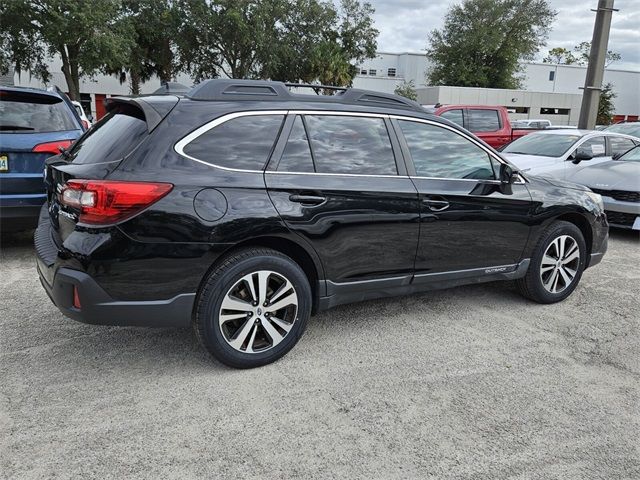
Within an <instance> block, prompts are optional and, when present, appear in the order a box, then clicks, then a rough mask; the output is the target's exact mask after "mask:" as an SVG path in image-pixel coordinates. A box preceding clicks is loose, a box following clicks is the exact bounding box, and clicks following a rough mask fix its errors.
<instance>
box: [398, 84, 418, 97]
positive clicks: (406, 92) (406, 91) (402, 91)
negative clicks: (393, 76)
mask: <svg viewBox="0 0 640 480" xmlns="http://www.w3.org/2000/svg"><path fill="white" fill-rule="evenodd" d="M393 93H395V94H396V95H400V96H402V97H405V98H408V99H409V100H418V92H416V86H415V84H414V83H413V80H410V81H408V82H406V81H404V82H402V83H401V84H400V85H398V86H397V87H396V89H395V90H394V91H393Z"/></svg>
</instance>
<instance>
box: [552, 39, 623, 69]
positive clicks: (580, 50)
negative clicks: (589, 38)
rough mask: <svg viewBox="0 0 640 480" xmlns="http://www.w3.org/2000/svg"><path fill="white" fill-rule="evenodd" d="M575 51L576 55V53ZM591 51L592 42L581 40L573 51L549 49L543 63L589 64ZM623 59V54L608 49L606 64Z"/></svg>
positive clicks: (558, 48) (556, 48) (557, 48)
mask: <svg viewBox="0 0 640 480" xmlns="http://www.w3.org/2000/svg"><path fill="white" fill-rule="evenodd" d="M574 53H575V55H574ZM590 53H591V42H581V43H580V44H579V45H576V46H575V47H573V51H570V50H567V49H566V48H563V47H555V48H552V49H551V50H549V53H548V54H547V56H546V57H544V58H543V59H542V62H543V63H555V64H558V65H581V66H584V65H588V64H589V54H590ZM621 59H622V55H620V54H619V53H616V52H613V51H611V50H608V51H607V56H606V59H605V66H606V67H608V66H609V65H611V64H612V63H614V62H618V61H620V60H621Z"/></svg>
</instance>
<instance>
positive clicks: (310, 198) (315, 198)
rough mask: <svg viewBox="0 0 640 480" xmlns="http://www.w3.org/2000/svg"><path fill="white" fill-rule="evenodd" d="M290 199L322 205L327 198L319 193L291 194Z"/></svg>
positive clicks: (304, 203)
mask: <svg viewBox="0 0 640 480" xmlns="http://www.w3.org/2000/svg"><path fill="white" fill-rule="evenodd" d="M289 200H291V201H292V202H297V203H301V204H302V205H320V204H323V203H324V202H326V200H327V198H326V197H321V196H319V195H289Z"/></svg>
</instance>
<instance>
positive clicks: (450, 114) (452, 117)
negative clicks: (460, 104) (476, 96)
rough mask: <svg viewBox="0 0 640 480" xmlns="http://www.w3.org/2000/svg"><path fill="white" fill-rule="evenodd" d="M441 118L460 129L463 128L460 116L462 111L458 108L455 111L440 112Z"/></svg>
mask: <svg viewBox="0 0 640 480" xmlns="http://www.w3.org/2000/svg"><path fill="white" fill-rule="evenodd" d="M440 116H441V117H442V118H446V119H447V120H449V121H451V122H453V123H456V124H458V125H460V126H461V127H463V126H464V125H463V122H464V120H463V118H464V117H463V116H462V110H461V109H459V108H456V109H455V110H447V111H446V112H442V115H440Z"/></svg>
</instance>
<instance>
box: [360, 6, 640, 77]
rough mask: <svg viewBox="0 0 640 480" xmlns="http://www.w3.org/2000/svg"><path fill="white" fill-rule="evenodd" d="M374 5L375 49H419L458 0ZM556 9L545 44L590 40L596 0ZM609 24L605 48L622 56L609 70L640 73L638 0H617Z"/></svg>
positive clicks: (440, 24)
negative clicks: (607, 43) (376, 47)
mask: <svg viewBox="0 0 640 480" xmlns="http://www.w3.org/2000/svg"><path fill="white" fill-rule="evenodd" d="M368 1H369V2H370V3H371V4H372V5H373V7H374V8H375V9H376V13H375V16H374V18H375V22H376V28H378V30H380V36H379V37H378V51H381V52H421V51H424V50H425V48H426V45H427V35H428V33H429V32H430V31H431V30H433V29H434V28H441V27H442V25H443V22H444V16H445V14H446V12H447V9H448V8H449V6H450V5H452V4H455V3H460V1H461V0H458V1H453V0H368ZM550 3H551V6H552V7H553V9H554V10H556V11H557V12H558V15H557V16H556V19H555V22H554V24H553V26H552V30H551V34H550V35H549V40H548V41H547V47H545V48H544V49H543V50H542V51H541V52H540V54H539V58H538V60H542V57H544V55H545V54H546V52H547V50H548V49H549V48H553V47H565V48H568V49H572V48H573V47H574V46H575V45H577V44H579V43H580V42H583V41H588V42H590V41H591V36H592V33H593V22H594V20H595V12H592V11H591V9H592V8H593V9H595V8H596V7H597V5H598V1H597V0H550ZM615 8H618V9H619V10H620V11H619V12H614V14H613V20H612V22H611V34H610V37H609V50H613V51H614V52H618V53H620V54H621V55H622V60H621V61H620V62H616V63H614V64H613V65H611V67H610V68H620V69H627V70H636V71H640V0H615Z"/></svg>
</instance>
